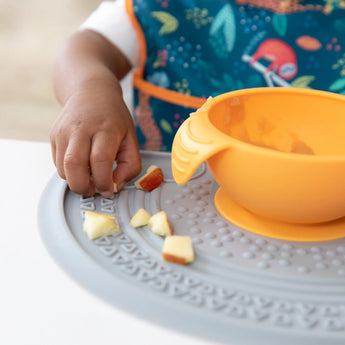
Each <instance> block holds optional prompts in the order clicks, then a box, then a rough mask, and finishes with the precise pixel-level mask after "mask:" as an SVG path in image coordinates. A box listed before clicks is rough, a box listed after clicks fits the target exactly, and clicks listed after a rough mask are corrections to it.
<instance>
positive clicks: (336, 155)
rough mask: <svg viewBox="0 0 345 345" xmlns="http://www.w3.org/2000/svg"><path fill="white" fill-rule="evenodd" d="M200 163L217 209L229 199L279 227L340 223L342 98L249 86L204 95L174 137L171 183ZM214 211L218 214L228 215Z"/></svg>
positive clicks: (343, 197)
mask: <svg viewBox="0 0 345 345" xmlns="http://www.w3.org/2000/svg"><path fill="white" fill-rule="evenodd" d="M203 161H206V162H207V165H208V167H209V169H210V171H211V173H212V175H213V176H214V178H215V180H216V181H217V183H218V184H219V186H220V190H219V192H220V193H221V194H222V200H223V204H224V203H226V200H228V201H229V202H234V203H236V205H239V206H240V207H243V208H244V209H245V210H246V211H249V212H250V213H253V214H254V215H258V216H260V217H264V218H267V219H271V220H273V221H278V222H287V223H298V224H315V223H322V222H328V221H332V220H335V219H339V218H342V217H344V216H345V97H344V96H341V95H337V94H333V93H329V92H323V91H316V90H310V89H297V88H256V89H245V90H239V91H234V92H229V93H226V94H223V95H220V96H217V97H215V98H209V99H208V100H207V101H206V102H205V104H204V105H203V106H202V107H201V108H200V109H198V110H197V111H196V112H195V113H193V114H191V116H190V117H189V118H188V119H187V120H186V121H185V122H184V123H183V124H182V125H181V127H180V128H179V130H178V132H177V134H176V136H175V139H174V142H173V147H172V171H173V176H174V178H175V180H176V182H177V183H178V184H184V183H186V182H187V181H188V180H189V179H190V178H191V176H192V175H193V173H194V172H195V170H196V169H197V168H198V166H199V165H200V164H201V163H202V162H203ZM216 206H217V205H216ZM217 208H218V206H217ZM221 208H222V213H223V214H224V212H225V213H226V212H231V210H229V211H228V210H226V205H222V206H221Z"/></svg>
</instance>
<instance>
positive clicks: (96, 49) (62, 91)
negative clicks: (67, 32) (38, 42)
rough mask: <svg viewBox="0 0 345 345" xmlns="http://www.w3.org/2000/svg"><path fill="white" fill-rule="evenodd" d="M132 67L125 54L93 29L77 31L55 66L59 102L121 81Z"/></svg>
mask: <svg viewBox="0 0 345 345" xmlns="http://www.w3.org/2000/svg"><path fill="white" fill-rule="evenodd" d="M130 69H131V65H130V63H129V62H128V60H127V59H126V58H125V57H124V55H123V54H122V53H121V52H120V51H119V50H118V49H117V48H116V47H115V46H113V45H112V44H111V43H110V42H109V41H107V40H106V39H105V38H104V37H103V36H101V35H99V34H97V33H96V32H93V31H90V30H84V31H80V32H77V33H75V34H74V35H73V36H71V37H70V39H69V40H68V41H67V42H66V44H65V45H64V46H63V47H62V49H61V51H60V53H59V56H58V59H57V61H56V63H55V68H54V75H53V81H54V89H55V94H56V97H57V99H58V101H59V102H60V103H61V104H65V103H66V101H67V100H68V99H69V98H70V96H71V95H73V94H75V93H78V92H81V91H84V90H87V89H89V88H93V87H95V86H96V85H97V84H99V83H110V84H112V87H114V86H116V87H118V90H119V93H121V87H120V85H119V82H118V81H119V80H121V79H122V78H123V77H124V76H125V75H126V74H127V73H128V72H129V70H130Z"/></svg>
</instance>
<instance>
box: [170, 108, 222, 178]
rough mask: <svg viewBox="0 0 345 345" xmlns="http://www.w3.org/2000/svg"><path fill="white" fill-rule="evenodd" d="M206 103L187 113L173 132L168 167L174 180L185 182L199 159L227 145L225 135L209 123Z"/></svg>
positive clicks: (201, 161)
mask: <svg viewBox="0 0 345 345" xmlns="http://www.w3.org/2000/svg"><path fill="white" fill-rule="evenodd" d="M207 103H208V102H206V104H205V105H204V106H202V107H201V108H199V109H198V110H197V111H196V112H195V113H192V114H190V117H189V118H188V119H187V120H185V121H184V122H183V123H182V125H181V126H180V128H179V129H178V131H177V133H176V135H175V138H174V141H173V145H172V151H171V167H172V173H173V177H174V179H175V181H176V183H178V184H185V183H186V182H188V180H189V179H190V178H191V177H192V175H193V174H194V172H195V171H196V169H197V168H198V167H199V165H200V164H201V163H203V162H204V161H205V160H207V159H208V158H209V157H211V156H213V155H214V154H216V153H217V152H219V151H221V150H224V149H226V148H228V147H229V142H228V138H227V136H226V135H225V134H224V133H222V132H221V131H220V130H218V129H217V128H216V127H214V126H213V125H212V124H211V122H210V120H209V118H208V107H207Z"/></svg>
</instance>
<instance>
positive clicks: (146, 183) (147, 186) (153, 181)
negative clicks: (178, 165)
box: [134, 165, 164, 192]
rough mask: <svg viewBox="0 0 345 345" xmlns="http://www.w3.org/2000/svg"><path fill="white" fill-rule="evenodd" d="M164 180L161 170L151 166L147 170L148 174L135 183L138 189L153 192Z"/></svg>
mask: <svg viewBox="0 0 345 345" xmlns="http://www.w3.org/2000/svg"><path fill="white" fill-rule="evenodd" d="M163 180H164V174H163V171H162V169H161V168H159V167H158V166H156V165H151V166H150V167H149V168H148V169H147V170H146V174H145V175H143V176H141V177H140V178H139V179H138V180H136V181H135V182H134V184H135V186H136V187H137V188H138V189H142V190H146V191H147V192H151V191H152V190H154V189H155V188H157V187H158V186H159V185H160V184H161V183H162V182H163Z"/></svg>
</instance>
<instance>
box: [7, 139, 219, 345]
mask: <svg viewBox="0 0 345 345" xmlns="http://www.w3.org/2000/svg"><path fill="white" fill-rule="evenodd" d="M0 159H1V168H0V193H1V194H0V217H1V225H0V344H4V345H55V344H59V345H62V344H63V345H89V344H90V345H91V344H92V345H96V344H97V345H98V344H99V345H101V344H102V345H107V344H117V345H127V344H128V345H137V344H138V345H155V344H159V345H170V344H182V345H211V344H212V343H210V342H204V341H202V340H200V339H196V338H191V337H189V336H186V335H184V334H180V333H177V332H174V331H173V330H168V329H165V328H162V327H160V326H156V325H155V324H152V323H149V322H146V321H144V320H141V319H138V318H136V317H135V316H132V315H130V314H128V313H126V312H124V311H122V310H118V309H116V308H114V307H113V306H111V305H108V304H107V303H106V302H104V301H103V300H101V299H99V298H98V297H96V296H94V295H92V294H91V293H90V292H88V291H87V290H86V289H84V287H82V286H79V285H78V284H77V283H76V282H75V281H73V280H72V279H71V278H70V277H69V276H67V274H65V272H64V271H62V269H60V267H59V266H58V265H57V263H56V262H55V261H54V260H53V259H52V258H51V256H50V254H49V253H48V251H47V250H46V248H45V247H44V244H43V242H42V240H41V238H40V235H39V231H38V225H37V206H38V202H39V199H40V197H41V194H42V191H43V189H44V187H45V185H46V184H47V182H48V181H49V179H50V178H51V177H52V175H53V173H54V172H55V167H54V165H53V163H52V159H51V155H50V146H49V144H48V143H37V142H28V141H16V140H5V139H0ZM213 344H215V343H213Z"/></svg>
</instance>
